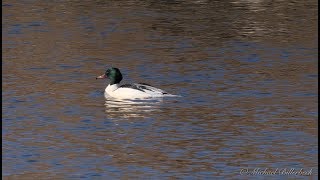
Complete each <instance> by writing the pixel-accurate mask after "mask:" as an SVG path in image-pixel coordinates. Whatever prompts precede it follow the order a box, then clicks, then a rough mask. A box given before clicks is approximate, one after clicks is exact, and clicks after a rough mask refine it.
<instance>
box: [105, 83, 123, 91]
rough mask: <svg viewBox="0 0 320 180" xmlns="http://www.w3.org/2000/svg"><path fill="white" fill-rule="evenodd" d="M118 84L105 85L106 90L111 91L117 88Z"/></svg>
mask: <svg viewBox="0 0 320 180" xmlns="http://www.w3.org/2000/svg"><path fill="white" fill-rule="evenodd" d="M119 86H120V85H119V84H109V85H108V86H107V87H106V92H113V91H115V90H117V89H118V88H119Z"/></svg>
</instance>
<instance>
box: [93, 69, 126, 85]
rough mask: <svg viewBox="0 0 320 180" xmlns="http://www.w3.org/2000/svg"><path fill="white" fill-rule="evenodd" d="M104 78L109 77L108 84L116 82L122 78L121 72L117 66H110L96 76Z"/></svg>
mask: <svg viewBox="0 0 320 180" xmlns="http://www.w3.org/2000/svg"><path fill="white" fill-rule="evenodd" d="M104 78H108V79H110V85H112V84H118V83H120V81H121V80H122V74H121V72H120V70H119V69H118V68H113V67H112V68H109V69H108V70H106V72H105V73H104V74H103V75H101V76H98V77H96V79H104Z"/></svg>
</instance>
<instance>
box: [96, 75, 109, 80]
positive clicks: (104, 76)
mask: <svg viewBox="0 0 320 180" xmlns="http://www.w3.org/2000/svg"><path fill="white" fill-rule="evenodd" d="M105 78H107V76H106V75H105V74H102V75H101V76H98V77H96V79H105Z"/></svg>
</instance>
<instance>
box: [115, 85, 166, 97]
mask: <svg viewBox="0 0 320 180" xmlns="http://www.w3.org/2000/svg"><path fill="white" fill-rule="evenodd" d="M119 88H131V89H136V90H139V91H142V92H145V93H156V94H168V93H167V92H165V91H164V90H161V89H158V88H155V87H152V86H151V85H149V84H146V83H134V84H123V85H121V86H120V87H119Z"/></svg>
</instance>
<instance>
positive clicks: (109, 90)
mask: <svg viewBox="0 0 320 180" xmlns="http://www.w3.org/2000/svg"><path fill="white" fill-rule="evenodd" d="M105 78H108V79H109V80H110V84H109V85H108V86H107V87H106V89H105V91H104V95H105V96H106V97H108V96H111V97H114V98H119V99H143V98H153V97H165V96H176V95H172V94H169V93H167V92H165V91H164V90H161V89H158V88H155V87H152V86H150V85H149V84H145V83H134V84H123V85H119V83H120V81H121V80H122V74H121V72H120V70H119V69H118V68H113V67H112V68H109V69H108V70H107V71H106V72H105V73H104V74H103V75H101V76H98V77H96V79H105Z"/></svg>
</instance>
